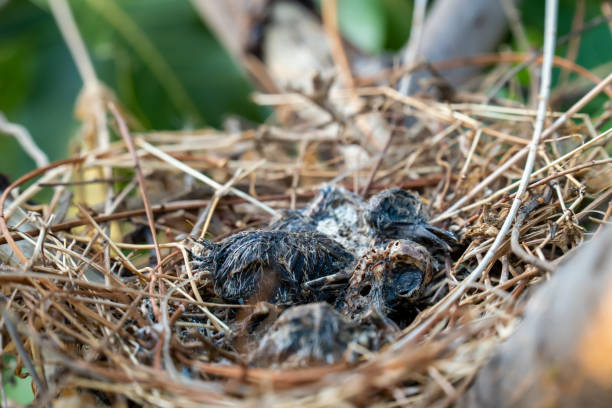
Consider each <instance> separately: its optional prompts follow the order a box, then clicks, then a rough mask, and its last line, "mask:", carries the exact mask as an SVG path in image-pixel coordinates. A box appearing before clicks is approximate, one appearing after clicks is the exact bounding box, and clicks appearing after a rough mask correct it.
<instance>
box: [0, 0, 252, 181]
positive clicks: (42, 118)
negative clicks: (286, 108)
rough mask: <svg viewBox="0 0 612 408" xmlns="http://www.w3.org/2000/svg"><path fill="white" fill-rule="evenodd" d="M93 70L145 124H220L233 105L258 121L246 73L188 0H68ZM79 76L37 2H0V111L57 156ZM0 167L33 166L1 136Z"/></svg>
mask: <svg viewBox="0 0 612 408" xmlns="http://www.w3.org/2000/svg"><path fill="white" fill-rule="evenodd" d="M70 4H71V6H72V10H73V13H74V16H75V19H76V21H77V22H78V25H79V29H80V30H81V33H82V35H83V38H84V40H85V42H86V45H87V48H88V51H89V53H90V55H91V58H92V60H93V62H94V65H95V68H96V72H97V74H98V76H99V77H100V79H101V80H102V81H103V82H104V83H106V84H107V85H108V86H109V87H110V88H111V89H113V90H114V91H115V93H116V94H117V96H118V98H119V100H120V101H121V102H122V103H123V104H124V105H125V106H126V107H127V108H128V109H129V110H130V111H131V112H132V113H133V114H134V116H135V117H136V119H137V120H138V121H139V122H140V123H141V124H142V126H143V127H144V128H146V129H185V128H194V127H199V126H204V125H212V126H219V125H220V123H221V121H222V120H223V117H224V116H225V115H227V114H230V113H235V114H238V115H240V116H243V117H245V118H247V119H249V120H253V121H261V120H262V119H263V118H264V116H263V110H261V109H259V108H258V107H256V106H255V105H253V104H252V103H250V102H249V93H250V91H251V88H250V86H249V84H248V82H247V80H246V77H245V75H244V74H243V73H242V72H240V71H239V69H238V68H237V67H236V66H235V65H234V64H233V63H232V61H231V59H230V58H229V56H228V54H227V53H226V52H225V51H224V50H223V48H222V47H221V46H220V45H219V44H218V42H217V41H216V40H215V39H214V37H213V36H212V34H211V33H210V32H209V31H208V29H207V28H206V27H205V26H204V25H203V24H202V22H201V20H200V18H199V16H198V15H197V14H196V13H195V12H194V10H193V8H192V7H191V4H190V3H189V1H188V0H147V1H146V6H145V5H144V4H143V2H142V0H72V1H70ZM81 86H82V82H81V78H80V77H79V75H78V73H77V70H76V68H75V66H74V63H73V61H72V58H71V56H70V54H69V52H68V50H67V48H66V46H65V45H64V42H63V39H62V37H61V35H60V33H59V31H58V29H57V26H56V24H55V21H54V19H53V17H52V15H51V13H50V11H49V9H48V6H47V4H46V2H45V1H27V0H12V1H9V2H8V3H7V4H6V5H5V6H4V7H2V8H0V95H1V96H0V110H2V111H3V112H4V113H5V114H6V116H7V117H8V118H9V120H11V121H14V122H17V123H20V124H22V125H24V126H25V127H26V128H28V129H29V131H30V132H31V133H32V135H33V137H34V138H35V139H36V140H37V142H38V143H39V145H40V147H41V148H42V149H43V150H44V151H45V152H46V153H47V154H48V155H49V156H50V159H51V160H57V159H60V158H63V157H65V156H66V155H67V146H68V141H69V140H70V138H71V137H72V136H73V135H74V134H75V131H76V130H77V129H78V125H77V123H76V121H75V120H74V118H73V109H74V105H75V102H76V98H77V95H78V93H79V91H80V89H81ZM0 148H1V153H0V157H1V158H2V160H1V161H0V173H4V174H7V175H9V177H10V178H11V179H14V178H15V177H17V176H19V175H21V174H23V173H24V172H25V171H27V170H30V169H32V168H33V167H34V164H33V163H32V162H31V160H30V159H29V158H28V157H27V156H26V155H25V154H24V153H23V152H21V149H20V148H19V147H18V146H17V143H16V142H15V141H14V140H12V139H11V138H8V137H4V136H2V137H1V139H0Z"/></svg>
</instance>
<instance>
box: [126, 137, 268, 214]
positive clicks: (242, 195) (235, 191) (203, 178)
mask: <svg viewBox="0 0 612 408" xmlns="http://www.w3.org/2000/svg"><path fill="white" fill-rule="evenodd" d="M136 143H137V144H138V145H139V146H140V147H142V148H143V149H144V150H146V151H147V152H149V153H151V154H152V155H153V156H155V157H157V158H159V159H161V160H163V161H165V162H167V163H169V164H171V165H172V166H174V167H176V168H177V169H179V170H181V171H183V172H185V173H187V174H189V175H190V176H193V177H194V178H196V179H198V180H200V181H201V182H203V183H204V184H206V185H208V186H210V187H212V188H214V189H215V190H221V189H223V185H221V184H219V183H217V182H216V181H215V180H213V179H211V178H210V177H208V176H205V175H204V174H202V173H200V172H199V171H197V170H194V169H193V168H191V167H189V166H188V165H186V164H185V163H182V162H180V161H178V160H176V159H175V158H174V157H172V156H170V155H169V154H167V153H164V152H163V151H161V150H159V149H158V148H157V147H155V146H153V145H151V144H149V143H147V142H145V141H144V140H143V139H136ZM229 190H230V191H231V192H232V193H233V194H235V195H237V196H238V197H240V198H243V199H245V200H246V201H248V202H249V203H251V204H253V205H255V206H256V207H259V208H261V209H262V210H264V211H265V212H267V213H268V214H271V215H276V213H277V212H276V210H274V209H273V208H271V207H269V206H267V205H266V204H264V203H262V202H261V201H259V200H257V199H256V198H254V197H252V196H250V195H248V194H247V193H245V192H243V191H240V190H238V189H237V188H235V187H230V188H229Z"/></svg>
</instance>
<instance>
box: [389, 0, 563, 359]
mask: <svg viewBox="0 0 612 408" xmlns="http://www.w3.org/2000/svg"><path fill="white" fill-rule="evenodd" d="M557 5H558V4H557V0H547V1H546V21H545V33H544V62H543V63H542V83H541V86H540V98H539V99H540V100H539V103H538V114H537V117H536V123H535V129H534V131H533V136H532V140H531V143H530V144H529V155H528V156H527V162H526V163H525V169H524V171H523V175H522V177H521V182H520V185H519V188H518V192H517V196H516V198H515V199H514V201H513V202H512V207H511V208H510V211H509V212H508V215H507V216H506V219H505V220H504V223H503V225H502V227H501V228H500V230H499V233H498V234H497V236H496V237H495V241H493V244H492V245H491V247H490V248H489V250H488V251H487V253H486V254H485V256H484V258H483V259H482V261H481V262H480V263H479V265H478V266H477V267H476V269H474V270H473V271H472V272H471V273H470V275H469V276H468V277H467V278H465V279H464V280H463V281H462V282H461V283H460V284H459V285H458V286H457V287H456V288H455V289H454V290H453V292H452V293H451V294H450V295H449V296H448V297H447V298H446V300H445V301H444V302H443V303H441V304H440V306H439V307H438V308H437V309H436V311H435V312H434V313H433V314H432V316H431V317H430V318H429V319H427V320H426V321H425V322H423V323H421V324H420V325H419V326H417V327H416V328H415V329H414V330H412V331H411V332H410V333H409V334H408V335H406V336H405V337H404V338H402V339H400V340H399V341H398V342H397V343H395V344H394V345H393V346H392V350H398V349H400V348H402V347H403V346H405V345H406V344H408V343H410V342H412V341H413V340H415V339H416V338H417V337H419V336H420V335H422V334H424V332H425V330H427V329H428V328H429V327H430V326H431V325H432V324H433V323H434V322H435V321H437V320H438V319H439V317H440V316H441V315H442V314H443V313H445V312H446V311H448V309H449V308H450V307H451V306H452V305H453V304H455V302H457V301H458V300H459V299H460V298H461V296H463V294H464V293H465V291H466V290H467V289H468V288H469V287H470V286H471V285H472V284H473V283H475V282H476V280H478V279H479V278H480V276H481V275H482V273H483V271H484V270H485V269H487V268H488V266H489V264H490V262H491V261H492V260H493V259H494V258H495V256H496V255H497V251H498V249H499V248H500V247H501V245H502V242H503V241H504V239H505V238H506V235H507V234H508V231H509V230H510V227H511V225H512V223H513V221H514V219H515V217H516V214H517V212H518V209H519V207H520V205H521V202H522V199H523V194H524V193H525V191H526V190H527V185H528V183H529V178H530V177H531V171H532V170H533V166H534V163H535V158H536V155H537V150H538V145H539V143H540V138H541V136H542V133H543V132H542V129H543V127H544V120H545V119H546V108H547V103H548V96H549V94H550V81H551V76H552V75H551V74H552V62H553V57H554V50H555V35H556V32H557Z"/></svg>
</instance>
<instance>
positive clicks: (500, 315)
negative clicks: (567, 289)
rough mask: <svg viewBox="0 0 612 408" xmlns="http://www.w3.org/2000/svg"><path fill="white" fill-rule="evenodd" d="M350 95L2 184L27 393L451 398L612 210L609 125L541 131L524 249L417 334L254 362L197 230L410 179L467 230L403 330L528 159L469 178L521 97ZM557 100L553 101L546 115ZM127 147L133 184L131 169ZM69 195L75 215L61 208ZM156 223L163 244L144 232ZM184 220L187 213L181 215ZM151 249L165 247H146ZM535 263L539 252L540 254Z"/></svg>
mask: <svg viewBox="0 0 612 408" xmlns="http://www.w3.org/2000/svg"><path fill="white" fill-rule="evenodd" d="M354 95H358V96H359V100H360V101H361V102H362V108H361V110H360V111H359V113H353V114H351V113H346V112H343V110H342V109H339V108H337V107H338V106H341V102H340V103H339V101H342V100H344V99H345V98H346V96H345V93H343V92H334V91H330V92H328V93H327V94H326V95H324V96H323V97H321V96H318V97H317V98H318V99H319V100H318V102H313V99H314V98H312V97H310V96H307V97H305V96H304V95H299V94H284V95H259V96H258V98H257V99H258V100H259V101H264V102H268V103H269V102H274V104H275V105H277V106H281V105H282V106H283V108H285V109H290V110H291V111H292V112H293V115H292V117H293V119H291V120H289V121H287V122H286V123H282V124H275V125H264V126H261V127H259V128H257V129H248V130H238V131H235V132H232V133H226V132H217V131H212V130H204V131H199V132H191V133H173V132H157V133H142V134H136V135H133V136H130V135H129V134H128V135H127V137H129V138H132V137H133V140H134V145H135V147H134V154H133V155H130V154H129V152H128V149H127V148H126V145H125V142H124V141H116V142H113V143H111V144H110V145H109V147H108V149H106V150H100V151H94V152H83V153H82V154H80V155H77V156H75V158H74V159H70V160H68V161H65V162H61V163H53V164H51V165H50V166H47V167H46V168H42V169H40V170H38V171H36V172H33V173H32V174H30V175H27V176H25V177H24V178H22V179H21V180H18V181H17V182H15V183H13V184H12V185H11V187H9V188H8V189H7V190H5V193H4V196H3V202H2V205H3V213H4V218H5V219H7V220H8V219H10V220H11V221H10V222H9V225H10V226H11V227H10V230H11V234H10V236H11V237H12V238H11V241H14V242H18V243H19V244H20V245H21V246H20V247H19V248H21V249H19V250H18V249H17V247H16V246H14V247H13V251H14V253H15V254H16V255H14V256H13V258H12V263H11V262H9V263H8V264H7V265H5V266H3V268H2V271H1V272H0V280H1V282H2V294H3V296H4V301H3V305H4V308H5V310H6V312H5V313H4V324H5V325H6V324H7V323H9V325H14V326H15V327H17V328H18V331H19V333H20V335H19V338H21V340H22V341H23V345H22V346H23V347H22V350H21V354H20V361H21V362H25V361H27V360H30V361H29V362H28V363H30V362H31V364H32V365H33V366H34V367H36V369H37V371H38V374H39V376H38V377H39V381H40V384H39V385H38V387H37V388H38V389H37V391H38V393H39V397H38V398H39V400H41V401H44V400H45V399H49V398H57V395H58V393H59V395H60V396H61V397H64V398H68V396H70V395H72V393H74V390H75V389H77V388H78V389H89V390H98V391H101V392H103V394H104V396H105V397H104V398H107V399H108V401H110V402H112V403H119V402H121V401H124V398H129V399H132V400H134V401H138V402H141V403H148V404H152V405H156V406H170V405H180V406H196V405H198V404H200V403H203V402H205V403H209V404H218V405H254V406H255V405H260V404H262V403H265V404H266V405H267V406H296V405H300V406H309V407H314V406H340V405H341V404H343V403H345V404H349V405H350V404H354V405H362V404H378V405H377V406H381V407H391V406H413V405H414V406H447V405H449V404H451V403H452V402H453V401H454V400H455V399H456V398H457V397H458V396H460V395H461V393H462V391H463V390H464V389H465V388H466V386H467V385H468V384H469V382H470V380H471V379H472V378H473V376H474V374H475V373H476V371H477V369H478V368H479V367H480V366H481V364H482V363H483V362H484V361H486V359H487V357H488V356H489V355H490V353H491V352H492V350H493V349H494V347H495V345H496V344H497V343H499V342H500V341H502V340H503V339H504V338H506V337H507V336H508V335H509V334H511V333H512V331H513V329H514V328H515V326H516V324H517V322H518V319H519V318H520V315H521V310H522V305H523V302H522V301H523V299H524V298H525V294H526V293H528V290H527V289H528V288H529V287H531V286H532V285H534V284H535V283H537V282H538V281H540V280H542V279H546V277H547V275H548V273H549V272H547V269H549V268H550V267H552V266H554V265H555V264H557V263H558V262H560V261H561V260H562V259H563V257H564V256H566V254H567V253H568V252H570V251H571V250H572V249H573V248H575V247H576V246H578V245H580V243H581V242H582V241H583V240H584V238H585V236H588V235H590V234H591V232H587V231H594V230H596V229H597V223H601V222H602V219H605V218H607V217H608V216H609V212H610V211H609V208H608V211H607V213H606V214H602V213H601V212H599V211H598V210H597V208H600V207H601V205H602V204H606V203H608V202H609V195H610V183H609V177H608V178H606V177H604V178H603V179H602V177H601V174H602V173H603V174H609V172H610V159H609V157H608V154H607V152H606V149H605V147H606V146H607V145H608V146H609V143H610V132H609V131H604V130H603V129H600V128H598V126H597V125H596V123H597V122H598V120H597V119H598V118H589V117H588V116H586V115H582V114H575V115H572V116H571V117H569V118H568V119H567V121H566V122H565V123H564V124H563V125H562V126H560V127H559V128H558V130H557V131H556V132H550V134H549V135H548V137H546V138H545V139H544V140H543V141H542V144H541V146H540V148H539V150H538V155H537V160H536V162H535V164H536V165H535V168H534V171H533V174H532V178H531V180H530V183H531V184H530V188H529V190H528V191H529V196H528V198H527V199H526V200H525V203H526V204H529V203H531V204H534V205H535V207H534V205H532V206H531V207H534V208H531V207H530V206H529V205H525V206H524V207H523V209H522V210H521V211H520V212H519V220H520V221H518V222H517V223H516V224H515V230H516V231H517V232H520V234H519V238H518V242H517V243H518V244H519V247H520V248H521V249H522V251H520V252H518V251H516V250H515V251H513V249H512V245H511V240H510V237H508V238H506V239H505V240H504V242H503V245H502V246H501V248H500V250H498V251H497V252H496V254H495V258H494V261H493V262H491V263H490V264H489V265H488V268H487V269H486V270H485V272H484V273H483V274H482V276H481V277H480V279H479V280H478V281H477V282H475V283H474V284H473V285H472V287H471V288H469V290H467V291H466V293H465V294H463V295H462V297H461V299H460V300H459V302H456V303H455V304H454V305H453V307H452V308H450V309H449V310H448V311H445V313H444V314H443V315H442V316H441V317H440V318H438V319H437V320H436V321H435V324H432V325H429V326H428V327H427V329H426V330H425V332H424V333H423V334H422V335H420V336H418V338H414V339H410V341H403V342H402V341H401V340H400V342H399V343H398V344H397V345H391V346H389V347H387V348H386V349H383V350H382V351H380V352H378V353H373V354H370V355H365V356H364V357H363V361H362V362H361V363H360V364H357V365H355V366H346V365H337V366H331V367H319V368H312V369H304V370H296V371H286V372H279V371H274V370H267V369H253V368H249V367H247V366H245V365H244V364H243V363H241V359H243V357H244V356H242V355H241V354H240V353H237V352H236V351H235V350H234V349H233V348H232V347H231V346H230V344H232V342H231V341H229V340H230V339H233V337H232V336H234V335H235V333H234V331H235V330H234V329H233V327H234V325H233V324H234V320H235V318H236V316H240V315H241V313H242V315H244V311H245V310H246V311H248V310H250V308H251V306H249V305H247V306H238V305H229V304H224V303H223V302H221V301H220V300H219V299H215V298H212V297H211V295H210V294H208V292H206V291H203V290H202V287H203V285H204V284H205V282H206V277H205V276H200V275H201V274H198V272H197V271H192V270H191V269H190V268H189V267H188V264H187V263H186V259H187V258H186V257H187V252H186V251H185V245H186V244H187V241H185V240H183V238H184V237H186V236H187V235H189V234H195V235H200V234H201V233H202V229H206V230H207V236H208V237H210V238H211V239H218V238H220V237H222V236H226V235H228V234H231V233H233V232H236V231H238V230H242V229H245V228H254V227H258V226H263V225H265V224H266V222H267V221H268V220H269V218H270V216H271V215H270V213H271V212H276V211H277V210H279V209H282V208H289V207H291V206H292V205H294V206H296V207H300V206H301V205H303V204H304V203H305V202H307V201H308V200H309V199H310V198H311V197H312V195H313V194H314V192H315V191H316V188H317V187H318V186H320V185H321V184H322V183H324V182H327V181H329V180H332V179H333V180H335V182H336V183H339V184H342V185H344V186H345V187H347V188H349V189H354V190H355V191H357V192H359V193H363V192H364V191H365V190H366V189H367V191H368V192H367V195H369V194H371V193H372V192H375V191H377V190H380V189H383V188H386V187H390V186H397V185H399V186H404V187H407V188H411V189H417V190H418V191H419V192H420V194H421V196H422V198H423V200H424V201H425V203H426V204H427V205H428V206H429V208H430V212H431V214H432V218H433V220H434V222H436V223H438V224H439V225H440V226H443V227H446V228H448V229H451V230H453V231H454V232H455V233H457V234H458V235H459V236H460V237H462V247H461V249H460V250H459V251H458V252H457V253H455V254H453V257H452V258H450V257H449V259H448V260H447V264H446V268H445V270H443V271H440V275H439V276H438V279H437V283H436V284H435V285H434V286H432V287H431V288H430V292H429V294H428V296H429V299H430V300H431V301H430V303H431V306H430V307H428V308H425V309H424V310H422V311H421V312H420V314H419V316H418V317H417V320H416V321H415V322H414V323H413V324H412V325H411V326H410V327H408V328H406V329H405V330H404V333H406V334H407V333H410V332H411V330H412V329H413V328H414V327H416V326H417V325H418V324H419V323H420V322H424V321H426V320H427V317H428V316H431V315H433V314H434V312H435V310H436V308H437V307H438V305H439V304H441V302H443V301H444V298H445V296H448V294H449V293H452V291H453V289H454V288H456V287H457V285H458V282H460V281H461V280H462V279H463V278H464V277H465V276H466V275H467V274H468V273H469V272H470V271H472V270H473V269H474V268H475V267H476V265H477V264H478V263H479V260H481V259H482V255H483V254H484V253H485V252H486V251H487V249H488V248H489V247H490V245H491V242H492V241H493V238H494V237H495V236H496V234H497V232H498V230H499V227H500V225H501V223H502V222H503V220H504V217H505V215H506V214H507V211H508V207H509V200H510V198H511V197H512V196H511V194H512V191H513V188H514V187H513V186H515V185H516V182H515V180H516V179H517V178H518V177H519V176H520V174H521V171H522V167H521V165H522V160H515V161H514V163H513V164H512V165H509V166H508V167H507V169H505V170H504V171H503V172H501V173H500V174H499V175H498V176H497V177H496V178H494V179H492V180H491V181H490V182H489V183H488V184H487V185H486V186H485V187H484V188H482V189H480V191H477V192H475V191H476V188H475V187H476V186H477V185H478V183H480V182H482V180H484V179H486V177H487V176H489V175H491V174H493V173H495V171H496V170H497V169H499V168H501V167H502V166H503V165H504V163H512V161H513V157H515V156H516V155H519V154H521V151H522V149H523V147H524V146H525V145H526V144H527V143H528V137H529V136H530V134H531V124H532V123H533V121H534V116H535V112H534V111H532V110H529V109H525V108H521V107H517V106H516V104H514V103H509V102H508V103H506V101H503V100H502V101H498V102H499V103H497V104H492V103H488V104H481V103H477V102H475V100H477V99H478V98H479V97H480V96H479V94H478V93H473V94H469V95H465V98H462V97H460V96H459V97H458V99H457V100H455V101H454V102H453V103H452V104H449V103H439V102H436V101H434V100H424V99H422V98H417V97H404V96H401V95H399V94H398V93H397V92H395V91H394V90H393V89H391V88H387V87H376V88H361V89H356V90H355V91H354V92H353V93H352V95H351V98H353V97H354ZM323 101H324V102H325V105H326V106H327V109H328V110H333V112H332V113H330V112H325V111H323V112H324V113H323V114H328V115H329V121H328V123H327V124H325V125H324V126H316V125H313V124H312V123H310V122H309V120H305V119H303V118H300V117H299V113H300V110H301V109H303V107H304V106H305V105H308V106H309V107H310V108H312V107H313V106H314V107H316V106H320V105H321V104H322V103H323ZM359 115H361V116H363V117H367V116H368V115H380V116H381V117H384V118H385V122H386V124H387V126H388V128H389V131H390V133H389V134H390V135H391V134H392V135H393V137H392V138H391V141H390V142H389V143H388V145H387V146H386V147H387V148H386V149H385V150H383V151H382V153H375V151H376V150H375V149H376V148H375V147H374V146H373V144H372V143H369V142H368V141H367V140H366V139H365V138H363V139H361V140H360V137H362V136H363V134H362V133H360V131H359V130H358V129H355V128H354V127H352V126H351V123H354V122H355V119H356V116H359ZM406 115H412V116H414V117H415V118H416V123H415V124H413V125H411V127H410V128H406V127H404V126H403V123H404V122H403V121H402V120H398V118H403V117H405V116H406ZM560 116H561V114H560V113H555V112H549V114H548V115H547V118H546V124H548V125H550V124H551V123H552V122H553V121H554V120H555V118H558V117H560ZM117 117H118V118H120V116H118V115H117ZM330 129H332V130H330ZM124 137H126V133H125V132H124ZM125 140H130V139H127V138H126V139H125ZM347 145H353V146H357V145H359V146H362V148H363V152H364V153H363V154H364V155H369V157H370V159H368V160H365V161H361V162H359V163H357V162H354V163H351V162H349V159H350V155H346V154H344V155H343V154H342V152H343V149H344V148H345V147H346V146H347ZM136 157H137V158H138V161H139V164H140V169H141V171H142V175H143V177H142V189H141V190H140V191H141V192H140V194H138V193H136V192H135V191H136V189H135V187H136V185H137V184H138V183H139V182H138V181H136V178H137V174H136V173H135V172H134V171H132V169H133V168H134V160H135V158H136ZM102 166H107V167H109V168H111V169H112V174H113V176H114V178H115V179H120V180H119V181H117V180H111V181H110V182H107V181H105V180H99V179H96V180H89V182H91V183H92V184H93V183H106V184H107V185H112V187H113V188H112V189H103V190H102V191H108V192H112V194H113V195H112V196H110V197H97V202H99V203H103V202H104V201H105V200H109V201H110V202H111V206H110V211H104V205H103V204H95V202H94V200H91V197H88V196H87V194H88V193H87V191H88V189H89V188H90V187H91V185H90V184H88V180H87V179H88V177H89V178H90V175H91V174H92V172H91V171H92V169H100V168H101V167H102ZM202 172H206V173H207V174H209V175H210V177H211V179H212V180H211V179H209V178H208V177H207V176H204V175H203V174H202ZM35 178H37V180H36V181H35V182H34V183H33V184H31V185H30V187H29V188H25V189H24V186H23V183H24V182H25V181H27V180H29V179H35ZM369 180H371V183H370V185H369V186H368V187H366V185H365V184H366V182H368V181H369ZM199 181H202V182H203V183H206V184H207V185H208V186H209V187H208V188H203V187H202V185H200V184H199ZM513 183H514V184H513ZM42 186H44V187H45V188H52V189H53V191H54V194H53V197H52V199H51V200H49V201H48V202H46V203H41V204H37V205H34V204H31V203H29V201H28V200H29V199H30V198H31V197H32V196H33V194H34V193H36V191H38V189H39V188H43V187H42ZM67 190H72V191H74V192H75V195H67V194H66V193H65V192H66V191H67ZM237 192H239V194H240V196H237ZM75 197H76V198H75ZM144 197H146V198H147V199H146V200H145V202H147V203H148V202H150V206H149V209H150V211H149V213H150V214H149V220H150V221H151V223H148V222H147V217H146V211H145V210H144V208H143V207H144V206H143V198H144ZM195 197H197V199H193V198H195ZM462 197H467V199H465V200H463V201H460V199H461V198H462ZM457 204H459V205H457ZM536 204H537V205H536ZM62 208H64V209H65V208H67V209H68V214H70V215H69V216H68V218H69V219H68V220H63V219H61V217H62V215H61V213H62V211H60V210H61V209H62ZM63 214H66V211H65V210H64V211H63ZM54 216H57V217H54ZM11 217H12V218H11ZM198 218H200V222H198ZM202 220H205V222H202ZM153 222H154V228H155V230H156V231H157V233H156V238H157V239H158V241H159V242H158V243H157V242H156V243H153V241H152V240H151V235H150V233H149V231H150V229H151V227H152V226H153ZM195 224H198V225H199V226H200V227H199V230H198V228H196V229H195V230H196V231H193V230H194V228H193V226H194V225H195ZM109 227H110V228H109ZM204 227H205V228H204ZM17 230H20V231H19V232H18V231H17ZM138 234H140V235H141V236H144V237H145V238H138V236H137V235H138ZM143 234H144V235H143ZM147 234H149V235H148V238H146V237H147ZM6 237H7V236H6V235H5V237H4V239H3V240H2V244H4V246H3V248H7V245H9V244H6ZM129 237H135V238H134V239H133V240H134V241H136V242H142V240H143V239H144V240H147V239H148V240H149V241H151V243H150V244H140V243H138V244H135V243H132V242H129V241H128V238H129ZM14 242H12V243H11V244H12V245H16V244H15V243H14ZM156 248H157V251H159V252H158V257H159V258H155V257H154V258H153V259H151V254H154V253H155V252H156ZM515 249H516V248H515ZM151 251H153V252H151ZM517 255H518V256H517ZM21 256H23V259H22V262H19V259H21ZM526 256H528V257H527V258H526ZM529 257H531V258H529ZM532 258H535V259H536V260H537V261H534V260H533V259H532ZM156 259H157V260H156ZM526 261H527V262H526ZM538 262H540V263H541V265H539V266H540V268H537V267H534V266H533V264H534V263H538ZM7 319H10V322H12V323H10V322H9V321H7ZM198 329H200V330H198ZM196 332H199V333H200V334H199V335H197V334H195V333H196ZM4 339H5V340H4V342H5V343H4V344H3V345H2V347H3V348H4V351H5V352H12V353H15V348H16V347H18V345H17V343H16V342H15V341H14V340H15V339H14V338H11V339H12V340H9V341H7V340H6V337H4ZM44 390H47V392H46V393H45V392H44ZM99 395H101V394H99Z"/></svg>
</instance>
